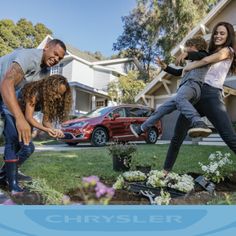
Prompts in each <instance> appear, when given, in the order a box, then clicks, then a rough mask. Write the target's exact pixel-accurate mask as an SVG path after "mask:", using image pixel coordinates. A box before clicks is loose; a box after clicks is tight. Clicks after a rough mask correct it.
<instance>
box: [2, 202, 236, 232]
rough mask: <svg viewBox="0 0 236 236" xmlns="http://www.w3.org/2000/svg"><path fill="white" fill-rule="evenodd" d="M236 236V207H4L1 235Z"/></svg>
mask: <svg viewBox="0 0 236 236" xmlns="http://www.w3.org/2000/svg"><path fill="white" fill-rule="evenodd" d="M154 232H156V233H159V235H161V236H162V235H164V236H165V235H171V236H173V235H182V236H184V235H189V236H192V235H195V236H207V235H211V236H218V235H226V236H227V235H235V234H236V206H146V205H145V206H136V205H132V206H119V205H116V206H81V205H74V206H0V235H1V236H18V235H19V236H53V235H56V236H75V235H76V236H78V235H83V236H86V235H93V236H96V235H103V236H105V235H109V236H110V235H122V236H124V235H129V236H130V235H135V236H139V235H142V236H143V235H145V234H148V235H150V234H153V233H154Z"/></svg>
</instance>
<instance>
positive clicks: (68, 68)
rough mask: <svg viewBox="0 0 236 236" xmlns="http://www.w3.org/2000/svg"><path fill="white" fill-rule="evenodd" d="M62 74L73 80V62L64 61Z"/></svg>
mask: <svg viewBox="0 0 236 236" xmlns="http://www.w3.org/2000/svg"><path fill="white" fill-rule="evenodd" d="M62 75H63V76H65V77H66V78H67V79H68V81H69V82H71V80H72V62H71V61H70V62H63V70H62Z"/></svg>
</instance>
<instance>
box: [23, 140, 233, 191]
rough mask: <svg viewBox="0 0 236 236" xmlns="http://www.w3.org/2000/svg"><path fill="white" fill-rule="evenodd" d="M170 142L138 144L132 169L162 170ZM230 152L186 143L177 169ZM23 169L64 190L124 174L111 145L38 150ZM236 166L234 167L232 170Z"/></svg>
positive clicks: (184, 169) (192, 169)
mask: <svg viewBox="0 0 236 236" xmlns="http://www.w3.org/2000/svg"><path fill="white" fill-rule="evenodd" d="M167 148H168V145H147V144H142V145H138V151H137V153H136V154H135V156H134V158H133V162H132V169H135V166H136V165H138V164H141V165H143V164H151V165H152V169H159V170H161V169H162V166H163V162H164V159H165V155H166V152H167ZM218 150H219V151H221V152H230V153H231V154H232V157H233V158H232V159H233V161H234V163H233V165H232V167H235V164H236V158H235V155H234V154H233V153H232V152H231V151H230V150H229V149H228V148H227V147H216V146H197V145H183V146H182V148H181V151H180V154H179V157H178V159H177V162H176V165H175V167H174V169H173V171H175V172H177V173H187V172H197V173H201V170H200V168H199V165H198V162H199V161H202V162H204V160H206V159H207V157H208V156H209V154H210V153H212V152H215V151H218ZM22 170H23V171H24V172H25V173H26V174H28V175H30V176H32V177H34V178H36V177H38V178H44V179H46V181H47V183H48V185H49V186H51V187H53V188H54V189H55V190H57V191H60V192H62V193H66V192H68V191H69V190H72V189H75V188H76V187H77V186H78V183H79V179H80V177H82V176H89V175H97V176H99V177H100V178H101V179H102V180H103V181H104V182H106V183H110V184H111V183H113V182H114V181H115V179H116V177H117V176H118V175H119V174H120V173H119V172H115V171H113V170H112V158H111V157H110V156H109V154H108V151H107V147H104V148H89V149H85V148H84V149H80V150H76V151H65V152H38V153H34V154H33V155H32V157H31V158H30V159H29V160H28V161H27V162H26V163H25V164H24V165H23V166H22ZM233 170H234V171H235V168H232V171H233Z"/></svg>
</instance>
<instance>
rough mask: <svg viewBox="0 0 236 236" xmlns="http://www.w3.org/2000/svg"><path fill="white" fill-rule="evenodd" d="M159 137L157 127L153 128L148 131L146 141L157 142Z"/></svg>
mask: <svg viewBox="0 0 236 236" xmlns="http://www.w3.org/2000/svg"><path fill="white" fill-rule="evenodd" d="M157 139H158V131H157V130H156V129H155V128H151V129H149V130H148V131H147V138H146V143H149V144H155V143H156V141H157Z"/></svg>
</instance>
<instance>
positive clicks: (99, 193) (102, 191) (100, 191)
mask: <svg viewBox="0 0 236 236" xmlns="http://www.w3.org/2000/svg"><path fill="white" fill-rule="evenodd" d="M95 191H96V197H97V198H100V197H101V196H102V195H104V194H105V193H106V191H107V187H106V185H104V184H103V183H101V182H97V185H96V187H95Z"/></svg>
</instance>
